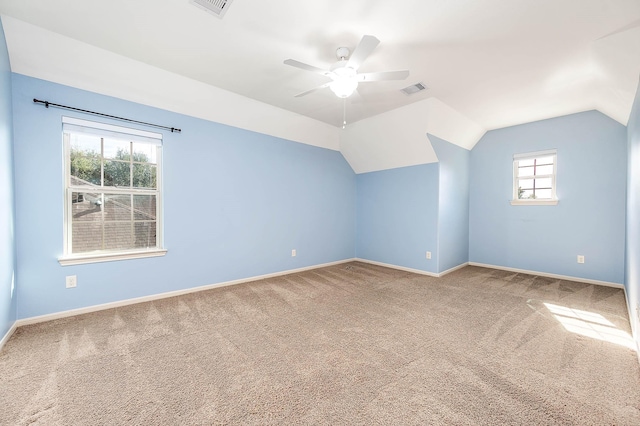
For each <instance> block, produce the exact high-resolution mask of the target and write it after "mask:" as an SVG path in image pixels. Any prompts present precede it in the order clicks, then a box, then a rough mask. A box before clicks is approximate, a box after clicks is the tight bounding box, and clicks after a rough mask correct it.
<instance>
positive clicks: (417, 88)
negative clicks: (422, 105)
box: [401, 83, 427, 95]
mask: <svg viewBox="0 0 640 426" xmlns="http://www.w3.org/2000/svg"><path fill="white" fill-rule="evenodd" d="M423 90H427V86H425V85H424V83H416V84H412V85H411V86H407V87H405V88H404V89H402V90H401V92H402V93H404V94H405V95H413V94H414V93H418V92H421V91H423Z"/></svg>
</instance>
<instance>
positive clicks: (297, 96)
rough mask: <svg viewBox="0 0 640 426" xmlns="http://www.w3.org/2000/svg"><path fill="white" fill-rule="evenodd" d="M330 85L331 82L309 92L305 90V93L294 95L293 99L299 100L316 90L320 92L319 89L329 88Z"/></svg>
mask: <svg viewBox="0 0 640 426" xmlns="http://www.w3.org/2000/svg"><path fill="white" fill-rule="evenodd" d="M330 84H331V82H328V83H325V84H323V85H322V86H318V87H314V88H313V89H311V90H307V91H306V92H302V93H298V94H297V95H295V96H294V97H296V98H299V97H301V96H304V95H308V94H309V93H313V92H315V91H316V90H320V89H324V88H325V87H329V85H330Z"/></svg>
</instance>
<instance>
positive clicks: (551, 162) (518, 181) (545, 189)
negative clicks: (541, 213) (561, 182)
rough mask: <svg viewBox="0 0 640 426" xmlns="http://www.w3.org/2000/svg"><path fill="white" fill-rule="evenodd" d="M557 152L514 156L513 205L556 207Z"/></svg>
mask: <svg viewBox="0 0 640 426" xmlns="http://www.w3.org/2000/svg"><path fill="white" fill-rule="evenodd" d="M556 158H557V154H556V151H555V150H552V151H543V152H533V153H528V154H516V155H514V156H513V198H512V201H511V204H513V205H555V204H557V203H558V198H557V197H556Z"/></svg>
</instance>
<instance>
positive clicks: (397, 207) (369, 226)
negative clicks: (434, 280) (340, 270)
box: [356, 163, 438, 273]
mask: <svg viewBox="0 0 640 426" xmlns="http://www.w3.org/2000/svg"><path fill="white" fill-rule="evenodd" d="M357 186H358V195H357V212H358V221H357V234H356V255H357V257H359V258H361V259H367V260H373V261H376V262H382V263H388V264H391V265H396V266H404V267H407V268H414V269H420V270H423V271H427V272H434V273H435V272H437V265H438V250H437V246H438V164H437V163H433V164H424V165H419V166H411V167H401V168H398V169H391V170H383V171H379V172H371V173H363V174H360V175H358V176H357ZM427 251H431V252H432V258H431V260H427V259H426V257H425V254H426V252H427Z"/></svg>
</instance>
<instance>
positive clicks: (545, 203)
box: [511, 200, 558, 206]
mask: <svg viewBox="0 0 640 426" xmlns="http://www.w3.org/2000/svg"><path fill="white" fill-rule="evenodd" d="M557 204H558V200H511V205H512V206H555V205H557Z"/></svg>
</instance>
